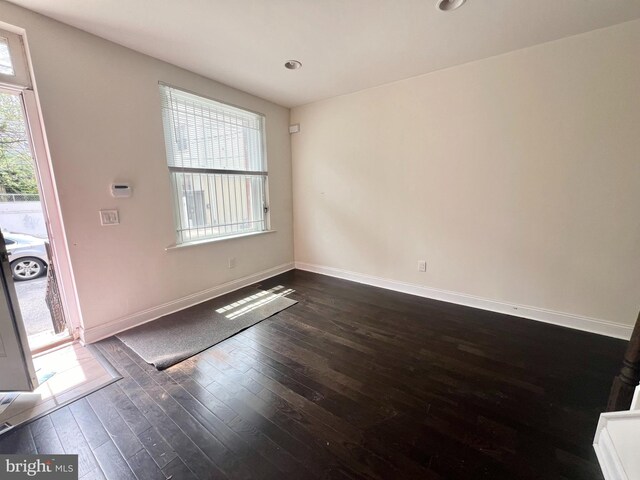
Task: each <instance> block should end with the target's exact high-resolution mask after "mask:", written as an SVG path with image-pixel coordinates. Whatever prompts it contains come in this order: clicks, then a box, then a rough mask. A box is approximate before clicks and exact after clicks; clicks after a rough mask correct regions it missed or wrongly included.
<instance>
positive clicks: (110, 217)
mask: <svg viewBox="0 0 640 480" xmlns="http://www.w3.org/2000/svg"><path fill="white" fill-rule="evenodd" d="M119 223H120V217H119V216H118V210H100V224H101V225H103V226H105V225H118V224H119Z"/></svg>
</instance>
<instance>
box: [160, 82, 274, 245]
mask: <svg viewBox="0 0 640 480" xmlns="http://www.w3.org/2000/svg"><path fill="white" fill-rule="evenodd" d="M163 89H171V90H176V91H179V92H183V93H186V94H188V95H192V96H195V97H197V98H198V99H201V100H203V101H205V102H214V103H217V104H220V105H221V106H222V107H229V108H232V109H238V110H240V111H242V112H245V113H249V114H252V115H255V116H257V117H258V118H259V119H260V129H259V136H260V142H259V148H260V155H261V160H262V168H263V169H262V170H233V169H224V168H206V167H176V166H171V165H169V162H170V153H169V147H168V145H167V142H166V137H167V132H166V128H167V125H166V124H165V120H164V115H165V112H164V110H165V107H164V99H163V98H162V97H163V96H164V95H166V93H165V92H164V91H163ZM158 90H159V93H160V96H161V102H160V107H161V117H162V128H163V135H164V137H165V142H164V143H165V161H166V165H167V169H168V172H169V181H170V183H171V194H172V201H171V204H172V209H173V221H174V234H175V239H176V243H175V245H172V246H171V247H168V248H170V249H171V248H179V247H184V246H189V245H200V244H203V243H209V242H219V241H223V240H229V239H234V238H240V237H245V236H254V235H258V234H262V233H269V232H272V231H273V230H271V215H270V213H271V210H270V207H269V168H268V159H267V145H266V141H267V140H266V136H267V134H266V118H267V117H266V115H265V114H263V113H261V112H256V111H253V110H250V109H248V108H245V107H240V106H238V105H234V104H231V103H228V102H224V101H222V100H219V99H217V98H213V97H209V96H207V95H202V94H200V93H197V92H193V91H191V90H188V89H185V88H181V87H176V86H175V85H171V84H169V83H165V82H162V81H160V82H158ZM172 148H173V146H172ZM180 173H183V174H203V175H219V176H229V177H232V176H234V175H244V176H247V177H255V178H260V179H261V184H262V188H261V194H262V195H261V199H260V200H261V213H262V228H261V229H260V230H245V231H235V232H234V231H231V232H227V233H223V234H217V235H202V236H201V235H196V236H195V238H193V237H191V238H189V239H184V233H183V232H185V231H189V230H195V231H197V230H198V229H201V228H215V227H216V226H213V225H211V226H205V227H192V228H184V219H183V218H182V213H181V209H180V208H179V206H178V203H177V200H178V199H180V198H182V197H180V196H179V189H178V186H177V176H176V175H175V174H180ZM214 200H215V201H217V199H214ZM216 208H218V204H217V203H216ZM223 208H224V206H223ZM188 221H189V220H187V222H188ZM230 225H233V224H229V223H227V224H224V225H222V227H225V228H226V227H228V226H230Z"/></svg>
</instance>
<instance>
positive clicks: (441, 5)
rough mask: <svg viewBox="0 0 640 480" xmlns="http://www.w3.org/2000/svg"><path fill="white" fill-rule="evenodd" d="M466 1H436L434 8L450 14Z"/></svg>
mask: <svg viewBox="0 0 640 480" xmlns="http://www.w3.org/2000/svg"><path fill="white" fill-rule="evenodd" d="M466 1H467V0H438V3H436V8H437V9H438V10H441V11H443V12H450V11H452V10H455V9H456V8H460V7H461V6H462V4H463V3H464V2H466Z"/></svg>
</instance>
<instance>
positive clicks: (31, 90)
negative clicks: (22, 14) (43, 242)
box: [0, 22, 82, 339]
mask: <svg viewBox="0 0 640 480" xmlns="http://www.w3.org/2000/svg"><path fill="white" fill-rule="evenodd" d="M0 29H2V30H5V31H6V32H8V33H11V34H13V35H16V36H19V37H20V39H21V42H22V47H23V49H24V51H23V52H22V53H23V56H24V59H25V62H26V67H27V68H28V80H29V82H28V84H27V85H21V84H8V83H6V81H3V80H4V79H0V89H1V90H4V91H5V92H6V93H13V94H18V95H19V96H20V98H21V100H22V104H23V109H24V114H25V123H26V129H27V134H28V136H29V143H30V146H31V152H32V156H33V160H34V166H35V174H36V180H37V182H38V188H39V191H40V203H41V205H42V211H43V215H44V218H45V223H46V229H47V232H48V235H49V242H50V244H51V250H52V252H53V258H51V259H50V261H51V262H52V264H53V266H54V269H55V271H56V274H57V275H56V276H57V281H58V286H59V288H60V296H61V300H62V308H63V311H64V314H65V318H66V319H67V324H68V326H69V330H70V332H69V333H70V335H71V336H72V337H73V338H74V339H76V338H78V337H79V332H80V326H81V325H82V314H81V311H80V304H79V301H78V293H77V287H76V281H75V278H74V275H73V270H72V268H71V259H70V253H69V247H68V242H67V236H66V233H65V229H64V221H63V219H62V213H61V208H60V201H59V196H58V190H57V186H56V181H55V174H54V170H53V164H52V162H51V152H50V150H49V145H48V142H47V136H46V131H45V126H44V120H43V115H42V109H41V106H40V100H39V98H38V94H37V87H36V82H35V77H34V73H33V65H32V64H31V55H30V52H29V44H28V42H27V36H26V32H25V30H24V29H22V28H19V27H16V26H13V25H10V24H7V23H4V22H0ZM22 78H24V76H22Z"/></svg>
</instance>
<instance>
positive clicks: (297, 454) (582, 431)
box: [0, 271, 626, 480]
mask: <svg viewBox="0 0 640 480" xmlns="http://www.w3.org/2000/svg"><path fill="white" fill-rule="evenodd" d="M276 285H283V286H285V287H288V288H292V289H294V290H295V293H293V294H292V295H291V297H292V298H294V299H296V300H298V301H299V303H298V304H297V305H294V306H293V307H291V308H289V309H287V310H285V311H283V312H280V313H279V314H277V315H275V316H273V317H271V318H269V319H267V320H265V321H263V322H261V323H259V324H257V325H255V326H253V327H251V328H249V329H247V330H245V331H244V332H242V333H240V334H238V335H236V336H234V337H232V338H230V339H228V340H226V341H224V342H222V343H220V344H218V345H216V346H214V347H212V348H210V349H208V350H206V351H204V352H202V353H200V354H199V355H197V356H195V357H192V358H191V359H189V360H187V361H184V362H182V363H179V364H177V365H175V366H173V367H171V368H169V369H167V370H164V371H157V370H155V369H154V368H153V367H151V366H149V365H147V364H146V363H145V362H144V361H143V360H142V359H140V358H139V357H138V356H137V355H136V354H135V353H133V352H132V351H131V350H129V349H128V348H127V347H126V346H124V345H123V344H122V343H121V342H120V341H119V340H117V339H115V338H110V339H107V340H104V341H102V342H99V343H98V347H99V348H100V349H101V350H102V352H103V353H104V354H105V356H106V357H107V358H108V359H109V360H110V361H111V362H112V363H113V365H114V366H115V367H116V368H117V369H118V370H119V371H120V373H121V374H122V375H123V377H124V378H123V379H122V380H120V381H118V382H116V383H114V384H112V385H110V386H108V387H106V388H104V389H102V390H100V391H98V392H96V393H93V394H91V395H89V396H88V397H86V398H84V399H82V400H79V401H77V402H75V403H73V404H71V405H69V406H66V407H64V408H62V409H60V410H58V411H56V412H54V413H52V414H50V415H48V416H46V417H43V418H41V419H39V420H37V421H35V422H33V423H31V424H30V425H26V426H24V427H22V428H19V429H17V430H14V431H12V432H10V433H9V434H7V435H5V436H3V437H0V452H3V453H13V452H21V453H35V452H46V453H63V452H66V453H78V454H79V455H80V459H79V462H80V474H81V478H83V479H93V478H109V479H118V480H120V479H129V478H131V479H134V478H138V479H139V480H143V479H144V480H146V479H164V478H173V479H174V480H179V479H208V478H215V479H218V478H220V479H225V478H228V479H249V478H265V479H283V478H292V479H313V478H318V479H324V478H331V479H360V478H374V479H396V478H398V479H405V478H407V479H409V478H419V479H491V480H499V479H510V480H512V479H601V478H602V476H601V474H600V471H599V468H598V466H597V462H596V460H595V456H594V454H593V451H592V448H591V443H592V439H593V434H594V431H595V427H596V424H597V420H598V415H599V413H600V412H601V411H603V410H604V407H605V405H606V401H607V395H608V392H609V388H610V385H611V381H612V379H613V377H614V375H615V374H616V373H617V370H618V367H619V365H620V362H621V359H622V355H623V353H624V347H625V343H626V342H623V341H620V340H615V339H611V338H607V337H602V336H598V335H592V334H588V333H584V332H579V331H575V330H570V329H565V328H561V327H555V326H551V325H546V324H543V323H539V322H534V321H529V320H523V319H520V318H516V317H510V316H507V315H500V314H495V313H491V312H486V311H481V310H475V309H472V308H468V307H462V306H457V305H452V304H447V303H442V302H437V301H432V300H427V299H422V298H418V297H413V296H409V295H404V294H400V293H395V292H391V291H386V290H381V289H377V288H373V287H368V286H363V285H359V284H356V283H351V282H346V281H342V280H336V279H332V278H329V277H325V276H321V275H315V274H311V273H306V272H302V271H292V272H288V273H286V274H283V275H280V276H278V277H274V278H272V279H270V280H268V281H265V282H262V286H263V287H265V288H269V287H272V286H276Z"/></svg>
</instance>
